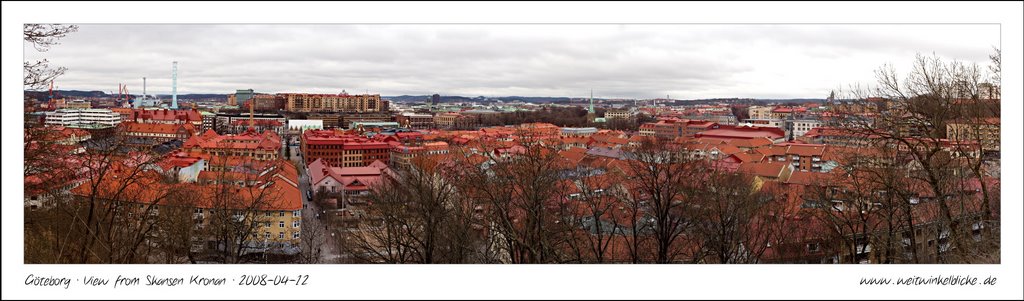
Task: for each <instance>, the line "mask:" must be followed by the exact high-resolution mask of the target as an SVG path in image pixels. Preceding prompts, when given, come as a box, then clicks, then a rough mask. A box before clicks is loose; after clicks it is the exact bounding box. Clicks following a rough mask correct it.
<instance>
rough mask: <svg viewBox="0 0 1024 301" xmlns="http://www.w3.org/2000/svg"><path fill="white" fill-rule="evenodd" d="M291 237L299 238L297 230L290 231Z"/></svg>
mask: <svg viewBox="0 0 1024 301" xmlns="http://www.w3.org/2000/svg"><path fill="white" fill-rule="evenodd" d="M292 238H296V239H297V238H299V231H295V232H292Z"/></svg>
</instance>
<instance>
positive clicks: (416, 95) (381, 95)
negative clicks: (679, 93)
mask: <svg viewBox="0 0 1024 301" xmlns="http://www.w3.org/2000/svg"><path fill="white" fill-rule="evenodd" d="M24 91H25V92H35V93H46V92H48V90H24ZM53 91H54V92H102V93H105V94H106V95H117V93H114V94H110V93H109V92H110V91H103V90H78V89H74V90H65V89H56V90H53ZM255 93H256V94H283V93H305V92H259V91H256V92H255ZM129 94H130V95H143V94H142V93H129ZM231 94H234V93H178V96H184V95H224V96H227V95H231ZM317 94H339V93H317ZM349 94H352V95H361V94H364V93H349ZM370 94H371V95H376V94H378V93H370ZM146 95H151V96H168V97H169V96H171V95H172V94H166V93H156V94H154V93H147V94H146ZM431 95H433V94H402V95H384V94H380V97H381V98H387V97H421V96H422V97H430V96H431ZM440 96H441V97H464V98H478V97H481V96H482V95H474V96H469V95H458V94H454V95H445V94H441V95H440ZM483 97H485V98H508V97H523V98H570V99H580V98H587V97H578V96H552V95H544V96H523V95H501V96H483ZM594 99H602V100H618V99H623V100H632V99H636V100H648V99H672V100H714V99H753V100H798V99H799V100H824V99H826V97H820V98H816V97H785V98H766V97H736V96H734V97H706V98H674V97H673V98H663V97H656V98H622V97H597V96H594Z"/></svg>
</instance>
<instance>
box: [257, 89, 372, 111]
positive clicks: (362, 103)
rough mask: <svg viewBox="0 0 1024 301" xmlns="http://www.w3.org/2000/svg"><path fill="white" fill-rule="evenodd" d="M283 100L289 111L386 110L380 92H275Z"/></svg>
mask: <svg viewBox="0 0 1024 301" xmlns="http://www.w3.org/2000/svg"><path fill="white" fill-rule="evenodd" d="M277 95H279V96H281V97H283V98H284V100H285V110H287V111H289V112H382V111H386V110H387V108H386V105H385V103H384V101H382V100H381V99H380V94H363V95H351V94H348V93H345V92H342V93H340V94H307V93H281V94H277Z"/></svg>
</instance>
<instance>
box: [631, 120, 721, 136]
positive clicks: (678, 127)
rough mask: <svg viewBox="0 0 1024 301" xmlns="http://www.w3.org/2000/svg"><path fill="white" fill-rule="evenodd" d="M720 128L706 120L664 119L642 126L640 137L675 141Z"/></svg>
mask: <svg viewBox="0 0 1024 301" xmlns="http://www.w3.org/2000/svg"><path fill="white" fill-rule="evenodd" d="M718 127H720V125H719V124H718V123H715V122H710V121H706V120H686V119H664V120H659V121H658V122H653V123H646V124H643V125H641V126H640V135H643V136H655V137H659V138H666V139H675V138H678V137H692V136H693V135H696V134H697V133H700V132H703V131H707V130H711V129H716V128H718Z"/></svg>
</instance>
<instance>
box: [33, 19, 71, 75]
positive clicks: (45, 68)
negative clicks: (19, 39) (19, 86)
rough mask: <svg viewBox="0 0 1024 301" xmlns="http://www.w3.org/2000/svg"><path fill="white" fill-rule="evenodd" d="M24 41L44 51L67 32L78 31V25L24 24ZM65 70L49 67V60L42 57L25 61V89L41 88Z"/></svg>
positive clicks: (56, 43)
mask: <svg viewBox="0 0 1024 301" xmlns="http://www.w3.org/2000/svg"><path fill="white" fill-rule="evenodd" d="M24 29H25V31H24V34H25V37H24V39H25V42H28V43H31V44H32V46H33V47H35V49H36V51H39V52H46V51H48V50H50V47H53V46H54V45H58V44H60V43H59V42H58V41H59V40H60V39H61V38H64V37H66V36H67V35H68V34H70V33H73V32H76V31H78V25H63V24H25V26H24ZM65 71H67V68H66V67H56V68H54V67H51V66H50V63H49V61H47V60H45V59H43V60H39V61H35V62H29V61H25V68H24V73H25V80H24V82H23V83H24V85H25V87H26V88H27V89H42V88H44V87H46V84H47V83H49V82H50V81H52V80H53V79H54V78H57V77H58V76H61V75H63V74H64V72H65Z"/></svg>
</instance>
